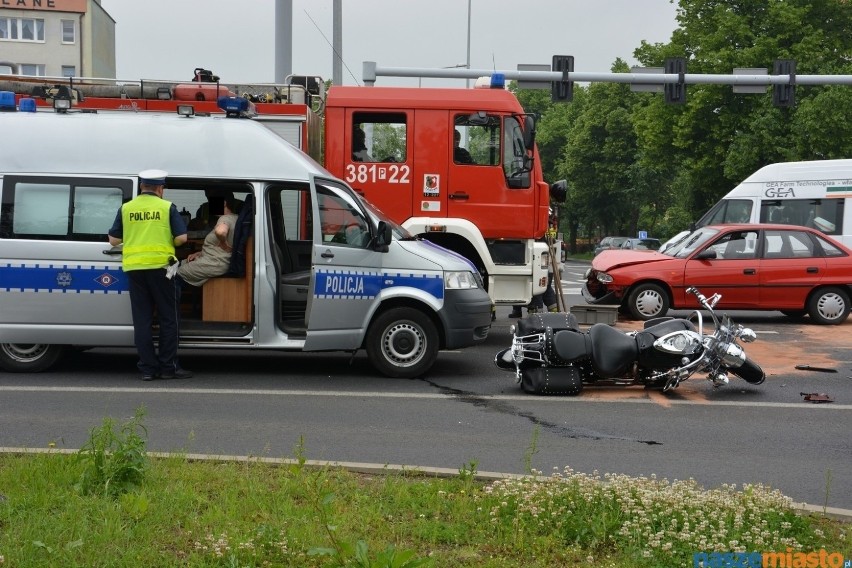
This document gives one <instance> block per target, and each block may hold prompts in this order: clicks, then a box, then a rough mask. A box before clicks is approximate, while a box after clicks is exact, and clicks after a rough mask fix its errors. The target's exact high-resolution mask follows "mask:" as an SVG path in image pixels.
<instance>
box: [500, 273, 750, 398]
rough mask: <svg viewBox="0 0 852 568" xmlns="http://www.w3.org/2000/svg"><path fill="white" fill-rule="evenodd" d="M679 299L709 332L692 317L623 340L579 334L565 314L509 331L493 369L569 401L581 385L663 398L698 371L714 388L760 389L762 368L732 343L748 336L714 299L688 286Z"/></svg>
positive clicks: (660, 321)
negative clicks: (732, 383) (632, 389)
mask: <svg viewBox="0 0 852 568" xmlns="http://www.w3.org/2000/svg"><path fill="white" fill-rule="evenodd" d="M687 293H689V294H694V295H695V297H696V298H697V299H698V303H699V304H700V305H701V307H702V308H704V310H706V311H707V312H709V313H710V317H711V319H712V323H713V329H712V330H710V329H708V330H707V331H706V332H705V329H704V320H703V317H702V313H701V311H700V310H695V311H694V312H693V313H692V314H691V315H690V317H689V318H686V319H683V318H673V317H663V318H656V319H652V320H649V321H647V322H645V324H644V327H643V329H641V330H637V331H631V332H626V333H625V332H622V331H619V330H617V329H615V328H613V327H610V326H609V325H607V324H604V323H597V324H594V325H592V326H591V327H590V328H589V329H588V331H582V330H580V328H579V326H578V325H577V319H576V318H575V317H574V316H573V315H571V314H565V313H547V314H536V315H531V316H528V317H526V318H524V319H522V320H518V323H517V324H516V325H513V326H512V334H513V338H512V346H511V347H510V348H508V349H503V350H502V351H500V352H498V353H497V355H496V356H495V357H494V363H495V364H496V365H497V367H498V368H500V369H502V370H505V371H514V373H515V376H516V378H517V381H518V382H519V383H520V384H521V388H522V389H523V390H525V391H526V392H531V393H535V394H566V395H571V396H576V395H578V394H580V392H581V391H582V390H583V386H584V385H624V386H630V385H644V386H645V387H646V388H661V389H662V391H663V392H668V391H670V390H672V389H674V388H676V387H677V386H678V385H679V384H680V383H682V382H683V381H685V380H686V379H688V378H689V377H691V376H692V375H693V374H695V373H698V372H706V373H707V379H708V380H709V381H711V382H712V383H713V386H714V387H719V386H722V385H727V384H728V383H729V380H730V379H729V377H728V375H729V373H730V374H733V375H736V376H738V377H740V378H741V379H743V380H744V381H746V382H748V383H751V384H753V385H759V384H761V383H763V381H764V380H765V379H766V374H765V373H764V372H763V369H761V368H760V366H759V365H758V364H757V363H755V362H754V361H752V360H750V359H749V358H748V357H747V356H746V353H745V351H744V350H743V348H742V347H740V345H739V343H738V342H743V343H751V342H752V341H754V340H755V339H756V338H757V336H756V334H755V333H754V331H752V330H751V329H749V328H747V327H743V326H742V325H739V324H735V323H734V322H733V320H731V318H730V317H728V316H727V315H724V316H722V317H721V318H720V317H719V316H718V315H717V314H716V312H715V310H714V307H715V306H716V304H717V303H718V301H719V300H720V299H721V297H722V295H721V294H713V295H712V296H711V297H710V298H707V297H705V296H704V295H703V294H702V293H701V292H700V291H699V290H698V289H697V288H695V287H691V288H688V289H687ZM693 320H694V322H693Z"/></svg>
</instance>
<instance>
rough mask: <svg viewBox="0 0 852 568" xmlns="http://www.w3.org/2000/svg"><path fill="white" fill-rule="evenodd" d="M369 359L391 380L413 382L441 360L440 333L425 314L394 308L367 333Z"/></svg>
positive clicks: (375, 320) (403, 308)
mask: <svg viewBox="0 0 852 568" xmlns="http://www.w3.org/2000/svg"><path fill="white" fill-rule="evenodd" d="M366 348H367V357H368V358H369V359H370V363H371V364H372V365H373V367H375V368H376V370H377V371H379V372H380V373H382V374H383V375H386V376H388V377H398V378H403V379H410V378H413V377H419V376H421V375H423V374H424V373H426V372H427V371H428V370H429V369H430V368H431V367H432V365H433V364H434V363H435V359H436V358H437V357H438V330H437V328H436V327H435V323H434V322H433V321H432V320H431V319H430V318H429V316H427V315H426V314H424V313H423V312H421V311H419V310H415V309H413V308H405V307H401V308H392V309H390V310H388V311H386V312H384V313H382V314H379V315H378V316H377V317H376V319H374V320H373V323H372V324H370V328H369V329H368V330H367V339H366Z"/></svg>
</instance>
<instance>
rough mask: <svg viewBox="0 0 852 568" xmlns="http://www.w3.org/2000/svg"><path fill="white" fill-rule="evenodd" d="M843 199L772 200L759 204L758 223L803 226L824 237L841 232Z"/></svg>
mask: <svg viewBox="0 0 852 568" xmlns="http://www.w3.org/2000/svg"><path fill="white" fill-rule="evenodd" d="M844 202H845V199H772V200H767V199H765V200H763V201H761V202H760V222H761V223H780V224H782V225H804V226H805V227H811V228H812V229H817V230H818V231H822V232H823V233H825V234H826V235H840V234H842V232H843V204H844Z"/></svg>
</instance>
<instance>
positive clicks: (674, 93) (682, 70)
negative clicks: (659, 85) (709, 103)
mask: <svg viewBox="0 0 852 568" xmlns="http://www.w3.org/2000/svg"><path fill="white" fill-rule="evenodd" d="M664 71H665V73H666V75H671V74H674V73H677V74H678V75H680V78H679V79H678V82H677V83H666V84H665V85H663V92H664V93H665V97H666V102H667V103H672V104H677V105H682V104H684V103H685V102H686V83H684V82H683V76H684V75H685V74H686V59H685V58H683V57H667V58H666V63H665V67H664Z"/></svg>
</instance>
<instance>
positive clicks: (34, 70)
mask: <svg viewBox="0 0 852 568" xmlns="http://www.w3.org/2000/svg"><path fill="white" fill-rule="evenodd" d="M21 75H29V76H31V77H44V75H45V72H44V64H43V63H41V64H38V63H21Z"/></svg>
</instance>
